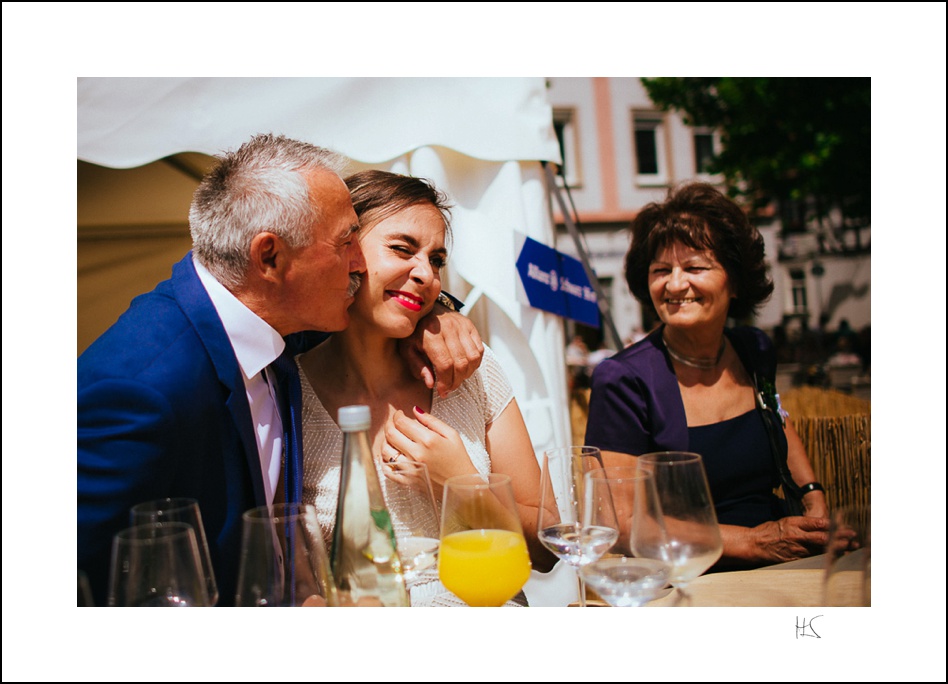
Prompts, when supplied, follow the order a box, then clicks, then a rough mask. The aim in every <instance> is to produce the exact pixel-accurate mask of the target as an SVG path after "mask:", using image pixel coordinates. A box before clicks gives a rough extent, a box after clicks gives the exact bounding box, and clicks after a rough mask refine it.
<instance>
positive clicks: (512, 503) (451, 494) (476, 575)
mask: <svg viewBox="0 0 948 684" xmlns="http://www.w3.org/2000/svg"><path fill="white" fill-rule="evenodd" d="M530 570H531V564H530V554H529V553H528V552H527V542H526V540H525V539H524V537H523V528H522V527H521V525H520V516H519V515H518V513H517V504H516V500H515V499H514V493H513V486H512V484H511V480H510V476H509V475H501V474H498V473H490V474H487V475H455V476H454V477H449V478H448V479H447V480H445V482H444V503H443V505H442V507H441V549H440V551H439V557H438V576H439V577H440V579H441V583H442V584H444V586H445V587H447V588H448V589H449V590H450V591H452V592H453V593H454V594H455V595H456V596H457V597H458V598H460V599H461V600H462V601H464V602H465V603H467V604H468V605H469V606H502V605H504V603H506V602H507V601H508V600H510V599H512V598H513V597H514V596H516V594H517V592H519V591H520V589H521V588H523V585H524V584H526V582H527V580H528V579H529V578H530Z"/></svg>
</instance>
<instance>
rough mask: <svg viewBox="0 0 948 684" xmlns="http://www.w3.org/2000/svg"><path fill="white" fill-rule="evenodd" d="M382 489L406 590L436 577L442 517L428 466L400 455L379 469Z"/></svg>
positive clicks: (434, 579)
mask: <svg viewBox="0 0 948 684" xmlns="http://www.w3.org/2000/svg"><path fill="white" fill-rule="evenodd" d="M382 474H383V477H382V478H381V485H382V492H383V495H384V496H385V505H386V506H387V507H388V510H389V514H390V515H391V516H392V525H393V526H394V528H395V542H396V546H397V547H398V557H399V559H400V560H401V565H402V573H403V575H404V576H405V583H406V585H407V586H408V588H409V590H411V589H412V588H413V587H415V586H418V585H419V584H422V583H427V582H431V581H436V580H437V579H438V573H437V569H436V568H437V563H438V547H439V545H440V543H441V542H440V536H441V532H440V526H441V519H440V516H439V515H438V508H437V506H436V505H435V498H434V491H433V489H432V486H431V478H430V477H429V476H428V467H427V466H426V465H425V464H424V463H419V462H417V461H407V460H405V459H401V460H400V461H398V462H397V463H392V464H386V465H385V466H383V469H382Z"/></svg>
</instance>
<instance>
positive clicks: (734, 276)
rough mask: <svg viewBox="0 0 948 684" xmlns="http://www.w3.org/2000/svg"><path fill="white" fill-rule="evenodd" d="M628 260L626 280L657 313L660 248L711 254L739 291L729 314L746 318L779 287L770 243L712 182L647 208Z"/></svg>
mask: <svg viewBox="0 0 948 684" xmlns="http://www.w3.org/2000/svg"><path fill="white" fill-rule="evenodd" d="M631 233H632V244H631V246H630V247H629V251H628V253H627V254H626V256H625V280H626V282H627V283H628V285H629V290H630V291H631V292H632V294H633V296H634V297H635V298H636V299H637V300H639V303H641V304H642V306H644V307H647V308H648V309H649V310H651V311H652V312H654V311H655V307H654V305H653V304H652V297H651V295H650V294H649V291H648V269H649V265H650V264H651V263H652V261H653V260H654V259H655V255H656V254H657V253H658V252H659V250H661V249H664V248H665V247H667V246H669V245H671V244H673V243H680V244H682V245H685V246H687V247H691V248H692V249H701V250H705V249H707V250H711V252H713V253H714V257H715V258H716V259H717V260H718V262H719V263H720V264H721V266H723V267H724V270H725V272H726V273H727V277H728V282H729V283H730V285H731V287H732V288H733V289H734V294H735V298H734V299H733V300H731V306H730V308H729V309H728V315H729V316H731V317H733V318H736V319H743V318H746V317H748V316H750V315H751V314H752V313H754V312H755V311H756V310H757V308H758V307H759V306H760V305H761V304H763V303H764V302H765V301H767V299H768V297H770V295H771V293H772V292H773V289H774V284H773V281H771V279H770V277H769V276H768V275H767V265H766V263H765V262H764V239H763V238H762V237H761V235H760V233H759V232H758V231H757V229H756V228H755V227H754V226H753V225H752V224H751V222H750V221H749V220H748V218H747V215H746V214H745V213H744V210H743V209H741V208H740V207H739V206H738V205H737V204H736V203H735V202H734V201H733V200H731V199H730V198H728V197H726V196H725V195H724V194H722V193H721V192H719V191H718V190H717V189H715V188H714V187H713V186H711V185H708V184H707V183H688V184H686V185H682V186H680V187H678V188H675V189H672V190H670V191H669V193H668V197H667V198H666V199H665V201H664V202H652V203H651V204H647V205H645V206H644V207H643V208H642V210H641V211H640V212H639V213H638V215H637V216H636V217H635V220H634V221H633V222H632V230H631Z"/></svg>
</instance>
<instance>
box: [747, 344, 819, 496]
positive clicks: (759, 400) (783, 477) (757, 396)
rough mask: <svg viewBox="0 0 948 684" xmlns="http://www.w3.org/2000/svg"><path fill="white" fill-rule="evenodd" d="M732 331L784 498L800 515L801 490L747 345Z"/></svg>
mask: <svg viewBox="0 0 948 684" xmlns="http://www.w3.org/2000/svg"><path fill="white" fill-rule="evenodd" d="M734 332H735V334H733V335H730V336H729V339H730V340H731V344H734V345H735V346H736V347H737V348H738V349H737V351H738V356H739V357H740V359H741V363H743V364H744V368H745V369H746V370H747V371H748V374H749V375H750V381H751V386H752V387H753V388H754V404H755V405H756V407H757V413H758V415H759V416H760V419H761V420H762V421H763V423H764V430H765V431H766V433H767V439H768V441H769V442H770V454H771V456H772V457H773V461H774V466H775V467H776V468H777V473H778V474H779V475H780V484H781V486H782V487H783V491H784V498H785V499H786V501H787V504H788V505H789V506H790V512H791V513H792V514H793V515H800V514H802V513H803V504H802V498H803V491H802V490H801V489H800V487H799V486H798V485H797V483H796V482H794V481H793V476H792V475H791V474H790V468H789V466H788V465H787V457H786V454H783V453H782V452H781V450H780V448H779V446H778V445H777V435H776V434H775V432H774V431H775V429H776V428H775V427H774V423H773V421H772V420H771V419H770V417H769V416H768V415H767V411H768V410H769V409H767V408H765V404H764V399H763V396H762V395H761V392H760V388H759V387H758V384H757V370H756V369H754V368H751V367H750V366H749V365H748V364H749V361H750V358H751V357H750V355H749V354H748V349H747V346H746V345H745V343H744V340H742V339H741V336H740V334H739V333H737V331H734Z"/></svg>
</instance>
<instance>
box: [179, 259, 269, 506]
mask: <svg viewBox="0 0 948 684" xmlns="http://www.w3.org/2000/svg"><path fill="white" fill-rule="evenodd" d="M192 259H193V261H194V268H195V270H196V271H197V275H198V278H200V279H201V283H202V284H203V285H204V289H205V290H207V295H208V297H210V298H211V303H212V304H214V308H215V309H217V315H218V316H220V318H221V323H222V324H223V326H224V331H225V332H226V333H227V337H228V338H229V339H230V344H231V346H232V347H233V348H234V355H235V356H236V357H237V363H238V365H239V366H240V371H241V373H242V374H243V376H244V386H245V387H246V388H247V401H248V402H249V403H250V415H251V416H252V417H253V425H254V435H255V436H256V438H257V451H258V453H259V454H260V467H261V470H262V473H263V486H264V489H265V490H266V496H267V503H268V504H271V503H273V495H274V492H276V488H277V484H278V483H279V480H280V462H281V459H282V456H283V421H282V420H281V419H280V409H279V404H278V403H277V400H276V397H275V396H274V393H273V386H272V384H271V383H270V382H268V381H267V374H266V368H267V366H269V365H270V364H271V363H273V361H274V360H276V358H277V357H279V356H280V354H282V353H283V349H284V348H285V347H286V343H285V342H284V341H283V337H281V336H280V334H279V333H278V332H277V331H276V330H274V329H273V328H271V327H270V325H269V324H268V323H267V322H266V321H264V320H263V319H262V318H260V317H259V316H258V315H257V314H255V313H254V312H253V311H251V310H250V309H248V308H247V307H246V306H245V305H244V304H243V303H242V302H241V301H240V300H239V299H237V298H236V297H235V296H234V295H233V294H231V292H230V291H229V290H228V289H227V288H226V287H224V286H223V285H221V283H220V282H219V281H218V280H217V278H215V277H214V276H213V275H212V274H211V272H210V271H208V270H207V269H206V268H205V267H204V266H202V265H201V263H200V262H198V260H197V259H194V258H193V257H192Z"/></svg>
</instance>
